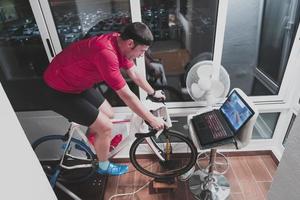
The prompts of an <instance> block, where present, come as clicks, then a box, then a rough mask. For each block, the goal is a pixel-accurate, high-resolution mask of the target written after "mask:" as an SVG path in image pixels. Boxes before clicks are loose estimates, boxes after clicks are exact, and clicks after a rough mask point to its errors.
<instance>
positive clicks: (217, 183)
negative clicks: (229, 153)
mask: <svg viewBox="0 0 300 200" xmlns="http://www.w3.org/2000/svg"><path fill="white" fill-rule="evenodd" d="M210 110H211V109H203V110H201V111H202V112H201V113H204V112H208V111H210ZM201 113H196V114H192V115H188V116H187V124H188V127H189V133H190V137H191V139H192V141H193V143H194V145H195V146H196V147H197V149H198V150H205V149H204V148H203V147H202V146H201V144H200V142H199V140H198V138H197V135H196V133H195V131H194V128H193V125H192V122H191V119H192V118H193V117H194V116H195V115H198V114H201ZM216 154H217V150H216V149H214V148H213V149H211V150H210V156H209V165H208V167H207V168H206V169H200V170H197V171H195V172H194V173H193V175H192V176H191V177H190V179H189V188H190V191H191V192H192V194H193V195H194V197H195V198H196V199H199V200H203V199H207V200H223V199H228V197H229V194H230V186H229V183H228V181H227V179H226V177H225V176H224V175H222V174H214V173H213V169H214V167H215V158H216ZM201 155H203V153H200V154H199V155H198V158H199V157H200V156H201ZM224 158H225V157H224ZM225 160H226V162H227V163H228V161H227V159H226V158H225ZM197 164H198V162H197ZM227 167H228V166H227Z"/></svg>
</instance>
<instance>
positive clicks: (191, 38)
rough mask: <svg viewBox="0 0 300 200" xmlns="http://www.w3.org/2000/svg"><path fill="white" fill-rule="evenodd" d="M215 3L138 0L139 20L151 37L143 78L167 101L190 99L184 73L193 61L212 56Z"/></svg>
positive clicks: (209, 1)
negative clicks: (162, 94) (140, 19)
mask: <svg viewBox="0 0 300 200" xmlns="http://www.w3.org/2000/svg"><path fill="white" fill-rule="evenodd" d="M191 4H192V5H193V6H190V5H191ZM217 5H218V1H217V0H214V1H211V0H204V1H198V0H194V1H180V3H177V1H176V0H170V1H163V0H155V1H153V0H141V11H142V21H143V22H144V23H146V24H147V25H148V26H149V28H150V29H151V31H152V33H153V35H154V38H155V41H154V44H153V45H152V46H151V48H150V52H148V54H150V56H151V57H152V58H151V59H150V62H149V59H148V58H147V57H146V58H145V59H146V60H145V62H146V71H147V78H148V80H149V81H150V84H151V85H152V86H153V87H154V88H156V89H163V90H164V91H165V93H166V96H167V101H169V102H176V101H191V100H192V99H191V98H190V96H189V95H188V93H187V90H186V86H185V76H186V75H185V72H186V71H188V69H189V68H190V67H191V65H192V64H194V63H196V62H197V61H200V60H202V59H211V58H212V53H213V46H214V34H215V24H216V15H217ZM178 6H179V8H178ZM180 6H181V7H180ZM203 54H204V55H203ZM149 63H152V64H149Z"/></svg>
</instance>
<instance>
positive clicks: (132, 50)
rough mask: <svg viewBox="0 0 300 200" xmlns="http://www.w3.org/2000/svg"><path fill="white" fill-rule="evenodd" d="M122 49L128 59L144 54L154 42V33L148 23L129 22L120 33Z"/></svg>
mask: <svg viewBox="0 0 300 200" xmlns="http://www.w3.org/2000/svg"><path fill="white" fill-rule="evenodd" d="M120 38H121V40H122V41H121V43H122V44H121V45H120V48H121V51H122V52H123V53H124V55H125V56H126V57H127V58H128V59H135V58H137V57H140V56H142V55H143V54H144V53H145V51H147V49H148V48H149V46H150V45H151V44H152V43H153V35H152V33H151V31H150V29H149V28H148V26H147V25H145V24H144V23H141V22H134V23H130V24H128V25H127V26H126V27H125V28H124V30H123V32H122V33H121V35H120Z"/></svg>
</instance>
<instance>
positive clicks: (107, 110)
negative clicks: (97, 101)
mask: <svg viewBox="0 0 300 200" xmlns="http://www.w3.org/2000/svg"><path fill="white" fill-rule="evenodd" d="M98 109H99V111H100V112H101V113H104V114H105V115H106V116H107V117H108V118H110V119H112V118H114V111H113V109H112V107H111V105H110V103H109V102H108V101H107V100H106V99H105V100H104V102H103V103H102V104H101V105H100V106H99V108H98Z"/></svg>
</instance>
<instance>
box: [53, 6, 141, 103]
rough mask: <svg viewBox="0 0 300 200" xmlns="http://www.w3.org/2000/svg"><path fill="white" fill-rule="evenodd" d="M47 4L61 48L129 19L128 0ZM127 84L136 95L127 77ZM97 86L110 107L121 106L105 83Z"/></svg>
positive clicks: (117, 27)
mask: <svg viewBox="0 0 300 200" xmlns="http://www.w3.org/2000/svg"><path fill="white" fill-rule="evenodd" d="M49 3H50V7H51V11H52V14H53V17H54V21H55V25H56V30H57V33H58V36H59V39H60V42H61V45H62V47H63V48H65V47H66V46H68V45H69V44H71V43H72V42H76V41H79V40H81V39H85V38H88V37H93V36H98V35H102V34H105V33H109V32H119V31H121V29H122V28H123V27H124V26H125V25H126V24H128V23H130V22H131V15H130V4H129V0H119V1H115V0H108V1H107V0H89V1H86V0H78V1H74V0H61V1H57V0H50V1H49ZM127 84H128V86H129V87H130V88H131V90H132V91H134V92H135V94H137V95H138V94H139V90H138V87H137V86H136V85H135V84H134V83H133V82H132V81H131V80H129V79H128V80H127ZM98 87H99V89H100V90H101V91H102V92H103V95H104V96H105V98H107V99H108V100H109V102H110V104H111V105H112V106H124V105H125V104H124V103H123V101H122V100H121V99H120V98H119V97H118V96H117V95H116V93H115V92H114V91H113V90H112V89H110V88H109V87H107V86H106V85H105V83H101V84H100V85H98Z"/></svg>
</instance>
